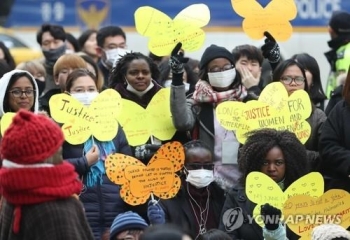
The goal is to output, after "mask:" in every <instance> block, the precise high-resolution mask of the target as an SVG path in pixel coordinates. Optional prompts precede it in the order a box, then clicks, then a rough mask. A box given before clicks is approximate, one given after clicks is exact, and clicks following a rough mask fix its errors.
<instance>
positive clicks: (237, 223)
mask: <svg viewBox="0 0 350 240" xmlns="http://www.w3.org/2000/svg"><path fill="white" fill-rule="evenodd" d="M222 222H223V223H224V225H225V230H226V232H232V231H234V230H236V229H238V228H240V227H241V226H242V224H243V222H244V216H243V212H242V208H240V207H236V208H230V209H227V210H226V211H225V212H224V215H222Z"/></svg>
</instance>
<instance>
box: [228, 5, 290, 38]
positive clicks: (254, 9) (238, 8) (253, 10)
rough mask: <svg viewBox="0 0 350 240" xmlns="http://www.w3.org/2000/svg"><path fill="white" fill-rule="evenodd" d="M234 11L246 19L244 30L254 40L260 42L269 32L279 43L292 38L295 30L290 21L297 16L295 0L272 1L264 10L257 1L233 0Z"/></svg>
mask: <svg viewBox="0 0 350 240" xmlns="http://www.w3.org/2000/svg"><path fill="white" fill-rule="evenodd" d="M231 4H232V8H233V10H234V11H235V12H236V13H237V14H238V15H240V16H241V17H243V18H244V20H243V24H242V26H243V30H244V32H245V33H246V34H247V35H248V36H249V37H250V38H252V39H255V40H259V39H261V38H263V37H264V32H265V31H268V32H270V33H271V34H272V36H274V37H275V39H276V40H278V41H286V40H288V39H289V38H290V36H291V34H292V32H293V28H292V25H291V24H290V22H289V21H291V20H293V19H294V18H295V17H296V16H297V7H296V5H295V2H294V0H271V1H270V3H269V4H268V5H267V6H266V7H265V8H263V7H262V6H261V5H260V3H258V2H257V1H256V0H231Z"/></svg>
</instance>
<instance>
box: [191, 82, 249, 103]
mask: <svg viewBox="0 0 350 240" xmlns="http://www.w3.org/2000/svg"><path fill="white" fill-rule="evenodd" d="M247 95H248V94H247V90H246V88H245V87H244V86H243V85H241V84H239V85H238V86H236V87H235V88H233V89H229V90H227V91H223V92H216V91H215V90H214V89H213V87H212V86H211V85H210V83H208V82H207V81H204V80H199V81H198V82H197V84H196V87H195V91H194V93H193V97H192V98H193V100H195V101H196V102H199V103H216V104H218V103H221V102H225V101H240V102H241V101H243V99H244V98H245V97H246V96H247Z"/></svg>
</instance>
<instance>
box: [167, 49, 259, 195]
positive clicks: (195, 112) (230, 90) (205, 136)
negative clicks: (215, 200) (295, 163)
mask: <svg viewBox="0 0 350 240" xmlns="http://www.w3.org/2000/svg"><path fill="white" fill-rule="evenodd" d="M180 48H181V44H178V45H177V46H176V47H175V48H174V50H173V52H172V56H171V58H170V65H171V68H172V75H173V78H172V84H171V97H170V98H171V99H170V104H171V105H170V106H171V113H172V116H173V122H174V125H175V127H176V129H177V130H178V131H184V132H185V131H191V132H192V138H193V139H199V140H201V141H203V142H205V143H206V144H207V145H208V146H210V147H211V150H212V152H213V153H214V158H213V159H214V163H215V169H214V173H215V177H216V181H217V182H218V183H219V184H220V185H221V186H222V188H226V189H228V188H231V187H232V186H233V184H234V183H235V182H236V181H237V179H238V178H239V176H240V174H239V172H238V168H237V154H238V148H239V145H240V144H239V142H238V140H237V138H236V136H235V132H233V131H228V130H225V129H224V128H223V127H222V126H221V125H220V123H219V122H218V120H217V119H216V115H215V108H216V106H217V105H218V104H220V103H222V102H224V101H248V100H250V99H257V98H258V96H259V94H260V91H259V88H258V87H257V84H258V83H257V84H256V86H253V87H252V88H250V89H246V88H245V87H244V86H243V84H242V82H241V76H240V74H239V73H238V72H237V71H236V69H235V67H234V59H233V56H232V54H231V53H230V52H229V51H228V50H227V49H226V48H224V47H219V46H216V45H211V46H209V47H208V48H207V49H206V50H205V51H204V53H203V55H202V58H201V61H200V72H199V79H200V80H199V81H198V82H197V84H196V89H195V91H194V93H193V97H192V98H191V99H187V98H186V88H185V85H184V83H183V79H182V76H183V73H184V71H185V70H184V64H185V62H186V61H187V59H186V58H184V57H183V55H182V53H179V50H180Z"/></svg>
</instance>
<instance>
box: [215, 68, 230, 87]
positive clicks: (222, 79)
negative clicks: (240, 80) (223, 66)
mask: <svg viewBox="0 0 350 240" xmlns="http://www.w3.org/2000/svg"><path fill="white" fill-rule="evenodd" d="M208 78H209V83H210V85H211V86H213V87H218V88H225V87H228V86H230V85H231V84H232V83H233V81H234V79H235V78H236V69H235V68H232V69H230V70H226V71H222V72H211V73H208Z"/></svg>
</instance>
